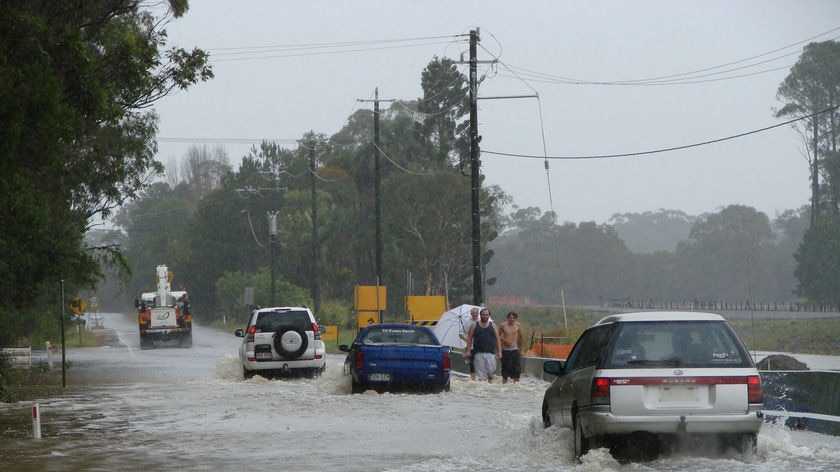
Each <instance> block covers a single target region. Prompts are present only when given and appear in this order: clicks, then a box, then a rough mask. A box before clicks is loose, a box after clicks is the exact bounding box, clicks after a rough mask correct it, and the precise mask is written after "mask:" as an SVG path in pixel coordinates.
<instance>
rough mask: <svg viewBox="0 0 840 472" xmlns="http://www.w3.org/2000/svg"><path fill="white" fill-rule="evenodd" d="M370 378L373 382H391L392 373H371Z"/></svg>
mask: <svg viewBox="0 0 840 472" xmlns="http://www.w3.org/2000/svg"><path fill="white" fill-rule="evenodd" d="M368 379H369V380H370V381H371V382H390V381H391V374H383V373H374V374H370V377H368Z"/></svg>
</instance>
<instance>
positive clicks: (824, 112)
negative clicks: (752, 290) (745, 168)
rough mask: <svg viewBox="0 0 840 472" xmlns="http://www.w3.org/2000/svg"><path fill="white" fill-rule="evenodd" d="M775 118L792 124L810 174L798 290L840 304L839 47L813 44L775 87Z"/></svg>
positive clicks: (799, 252) (834, 43)
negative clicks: (808, 219) (777, 101)
mask: <svg viewBox="0 0 840 472" xmlns="http://www.w3.org/2000/svg"><path fill="white" fill-rule="evenodd" d="M777 96H778V98H779V99H780V100H783V101H784V105H783V106H782V107H781V108H780V109H779V110H777V112H776V116H779V117H802V116H804V117H805V118H804V119H802V120H799V121H797V122H795V123H794V127H795V128H796V129H797V130H798V131H799V133H800V134H801V136H802V139H803V143H804V145H805V149H806V151H805V153H806V156H805V157H806V158H807V159H808V164H809V165H810V168H811V169H810V170H811V212H810V215H811V227H810V228H809V230H808V232H807V233H806V234H805V239H804V240H803V242H802V246H801V247H800V248H799V249H798V250H797V252H796V256H795V257H796V262H797V268H796V277H797V280H798V283H797V286H796V291H797V294H799V295H800V296H802V297H804V298H807V299H809V300H813V301H825V302H828V303H831V304H833V305H835V306H837V305H840V258H839V256H838V254H840V252H838V248H840V150H838V144H840V43H838V42H837V41H825V42H821V43H811V44H809V45H807V46H806V47H805V48H804V51H803V52H802V55H800V57H799V59H798V60H797V61H796V64H794V66H793V67H792V68H791V71H790V73H789V74H788V76H787V77H786V78H785V80H784V81H783V82H782V84H781V85H780V86H779V90H778V94H777Z"/></svg>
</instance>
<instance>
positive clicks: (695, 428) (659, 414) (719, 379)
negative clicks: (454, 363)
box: [542, 312, 763, 460]
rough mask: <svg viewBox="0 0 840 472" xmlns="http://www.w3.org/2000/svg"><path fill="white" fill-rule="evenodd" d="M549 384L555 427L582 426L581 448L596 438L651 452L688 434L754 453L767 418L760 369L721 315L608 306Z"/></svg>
mask: <svg viewBox="0 0 840 472" xmlns="http://www.w3.org/2000/svg"><path fill="white" fill-rule="evenodd" d="M543 370H544V371H545V372H546V373H549V374H553V375H556V376H557V378H556V379H554V381H553V382H552V384H551V385H550V386H549V388H548V389H547V390H546V392H545V396H544V397H543V405H542V418H543V423H544V425H545V426H546V427H549V426H551V425H559V426H564V427H568V428H571V429H572V430H574V449H575V451H574V453H575V457H576V458H578V459H579V458H580V456H581V455H583V454H586V452H587V451H588V450H589V449H590V448H593V447H608V448H610V450H611V452H612V453H613V455H615V456H619V457H624V458H627V459H629V460H637V459H641V460H647V459H650V458H653V457H655V456H656V455H658V454H660V453H662V452H666V451H668V450H669V449H673V448H676V447H679V446H680V445H681V444H689V441H690V444H691V445H692V446H698V445H703V444H709V446H712V447H714V448H715V452H724V450H726V449H733V450H735V451H736V452H737V453H740V454H745V455H748V454H754V453H755V449H756V437H757V434H758V430H759V428H760V427H761V424H762V422H763V415H762V408H763V404H762V395H763V394H762V389H761V380H760V378H759V375H758V370H757V369H756V367H755V363H754V362H753V359H752V357H750V354H749V352H748V351H747V349H746V348H745V347H744V344H743V343H742V342H741V340H740V339H739V338H738V336H737V335H736V334H735V331H734V330H733V329H732V327H731V326H730V325H729V323H727V322H726V320H724V319H723V318H722V317H720V316H719V315H714V314H709V313H696V312H649V313H629V314H623V315H614V316H608V317H606V318H604V319H602V320H601V321H599V322H598V323H596V324H595V325H594V326H592V327H590V328H588V329H587V330H586V331H584V333H583V334H582V335H581V336H580V338H579V339H578V340H577V342H576V343H575V346H574V347H573V348H572V351H571V352H570V353H569V357H568V359H567V360H566V361H565V362H562V361H546V363H545V364H544V365H543Z"/></svg>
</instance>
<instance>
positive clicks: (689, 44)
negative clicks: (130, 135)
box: [156, 0, 840, 223]
mask: <svg viewBox="0 0 840 472" xmlns="http://www.w3.org/2000/svg"><path fill="white" fill-rule="evenodd" d="M167 29H168V31H169V39H170V40H171V41H172V43H173V44H174V45H178V46H181V47H185V48H192V47H199V48H202V49H204V50H205V51H208V52H209V53H210V56H211V62H212V64H213V67H214V73H215V78H214V79H213V80H211V81H209V82H206V83H202V84H198V85H196V86H194V87H192V88H191V89H189V90H188V91H186V92H181V93H178V94H175V95H173V96H170V97H167V98H165V99H164V100H161V101H160V102H158V104H157V105H156V110H157V112H158V114H159V116H160V127H159V134H158V136H159V138H160V141H159V155H158V160H160V161H161V162H163V163H164V164H169V163H171V162H175V160H177V159H181V158H182V157H183V156H184V155H185V154H186V152H187V150H188V149H189V148H190V147H191V146H196V145H197V146H205V145H207V146H210V147H215V146H217V145H221V146H224V148H225V149H226V151H227V154H228V156H229V158H230V161H231V164H232V165H233V166H234V169H236V168H237V166H238V163H239V160H240V158H241V157H242V156H244V155H247V154H248V152H249V149H250V148H251V147H252V146H254V145H258V143H259V142H260V141H262V140H268V141H276V142H278V143H280V144H281V145H283V146H286V147H289V148H294V147H295V146H296V142H295V141H296V140H297V139H300V138H301V137H302V136H303V135H304V133H307V132H309V131H314V132H316V133H323V134H325V135H327V136H331V135H332V134H334V133H336V132H338V131H339V130H340V129H341V128H342V127H343V126H344V125H345V123H346V121H347V118H348V117H349V116H350V115H351V114H352V113H353V112H354V111H356V110H357V109H359V108H368V109H372V108H373V104H372V103H371V101H372V100H373V98H374V90H375V89H377V88H378V90H379V99H380V100H383V101H384V100H392V99H396V100H415V99H417V98H419V97H421V96H422V89H421V86H420V75H421V72H422V71H423V69H424V68H425V67H426V65H427V64H428V63H429V62H430V61H431V60H432V59H433V58H434V57H439V58H444V57H445V58H450V59H453V60H456V61H458V60H460V59H461V57H462V55H463V58H464V60H467V59H468V57H469V54H468V51H469V42H468V40H469V37H468V35H469V32H470V30H472V29H478V30H479V34H480V43H479V48H478V60H479V61H481V64H480V65H479V77H480V78H481V82H480V85H479V93H478V94H479V110H478V122H479V123H478V125H479V134H480V135H481V136H482V141H481V150H482V155H481V165H482V167H481V171H482V173H483V174H484V175H485V179H486V180H485V183H487V184H496V185H499V186H500V187H501V188H502V189H503V190H504V191H505V192H506V193H508V194H509V195H511V196H512V197H513V204H514V205H516V206H518V207H520V208H525V207H538V208H540V209H541V210H542V211H549V210H552V209H553V210H554V211H555V212H556V213H557V215H558V219H559V221H571V222H580V221H596V222H599V223H601V222H606V221H608V220H609V218H610V217H611V216H612V215H613V214H615V213H642V212H646V211H656V210H658V209H660V208H664V209H669V210H682V211H684V212H686V213H688V214H690V215H699V214H702V213H705V212H715V211H718V210H719V209H720V208H722V207H725V206H727V205H731V204H741V205H747V206H751V207H754V208H756V209H758V210H760V211H763V212H765V213H766V214H767V215H768V216H769V217H770V218H773V217H774V216H776V215H777V214H779V213H781V212H783V211H784V210H787V209H795V208H799V207H801V206H803V205H807V204H808V201H809V196H810V189H809V180H808V174H809V171H808V162H807V158H806V151H805V148H804V145H803V142H802V139H801V137H800V135H799V134H798V133H797V132H796V131H795V130H793V129H792V128H791V126H790V125H784V126H779V127H774V128H770V127H772V126H774V125H778V124H780V123H782V122H783V121H785V120H786V119H785V120H783V119H778V118H774V116H773V110H774V109H775V108H780V107H781V102H779V101H778V100H777V98H776V92H777V89H778V87H779V85H780V84H781V82H782V81H783V80H784V78H785V77H786V76H787V74H788V73H789V70H790V67H791V66H792V65H793V64H794V63H795V62H796V60H797V59H798V58H799V56H800V54H801V52H802V48H803V47H804V46H805V45H807V44H808V43H809V42H821V41H828V40H836V39H837V38H838V37H840V2H837V1H835V0H813V1H806V2H794V1H779V0H774V1H766V0H761V1H759V0H755V1H672V0H669V1H635V2H627V1H587V2H582V1H581V2H573V1H523V2H509V1H481V2H479V1H458V2H450V1H422V2H421V1H403V2H385V1H353V2H344V1H319V0H316V1H308V2H279V1H245V2H229V1H223V0H201V1H192V2H190V10H189V12H188V13H187V15H186V17H184V18H181V19H178V20H175V21H174V22H172V23H171V24H170V25H169V26H168V28H167ZM459 68H460V70H461V72H462V73H463V74H464V75H465V76H466V75H468V66H467V65H466V64H461V65H459ZM534 96H538V98H535V97H534ZM499 97H519V98H504V99H502V98H499ZM490 98H499V99H493V100H491V99H490ZM360 100H364V101H360ZM381 106H382V108H383V109H386V108H387V107H388V106H390V102H383V103H382V105H381ZM765 128H770V129H766V130H764V131H759V130H762V129H765ZM753 131H758V132H754V133H752V132H753ZM741 134H744V135H743V136H741V137H737V138H733V139H723V138H728V137H732V136H736V135H741ZM717 140H721V141H719V142H715V143H711V144H705V145H700V144H702V143H707V142H709V141H717ZM695 144H698V145H697V146H693V145H695ZM674 147H685V148H683V149H680V150H675V151H668V152H656V153H650V154H647V153H646V152H647V151H659V150H663V149H669V148H674ZM636 153H641V154H639V155H634V156H626V157H598V158H596V157H594V156H607V155H616V154H636ZM511 154H515V155H519V157H517V156H511ZM522 156H527V157H522ZM545 157H548V159H544V158H545ZM569 157H575V158H576V159H567V158H569ZM546 161H547V162H548V171H546ZM465 185H468V180H467V179H465Z"/></svg>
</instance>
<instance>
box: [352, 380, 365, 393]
mask: <svg viewBox="0 0 840 472" xmlns="http://www.w3.org/2000/svg"><path fill="white" fill-rule="evenodd" d="M365 390H367V386H365V385H364V384H362V383H360V382H356V381H355V380H353V381H351V386H350V391H351V392H352V393H364V392H365Z"/></svg>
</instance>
